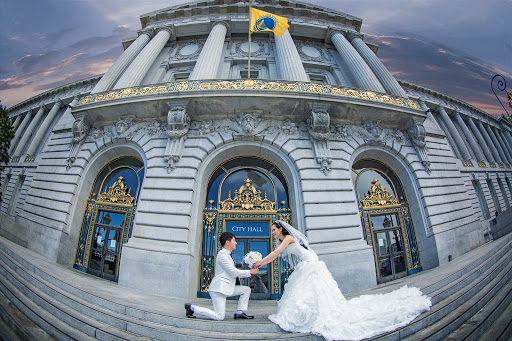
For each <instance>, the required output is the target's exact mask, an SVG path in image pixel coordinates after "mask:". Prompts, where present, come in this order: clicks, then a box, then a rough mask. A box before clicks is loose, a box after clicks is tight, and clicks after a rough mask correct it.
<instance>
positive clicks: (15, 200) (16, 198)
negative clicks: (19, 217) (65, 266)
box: [9, 175, 25, 215]
mask: <svg viewBox="0 0 512 341" xmlns="http://www.w3.org/2000/svg"><path fill="white" fill-rule="evenodd" d="M23 182H25V175H20V177H19V178H18V182H16V186H15V187H14V191H13V196H12V197H11V202H10V204H9V215H14V214H15V213H16V209H17V208H18V202H19V199H20V192H21V187H22V186H23Z"/></svg>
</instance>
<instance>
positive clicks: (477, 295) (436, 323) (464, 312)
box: [401, 250, 512, 340]
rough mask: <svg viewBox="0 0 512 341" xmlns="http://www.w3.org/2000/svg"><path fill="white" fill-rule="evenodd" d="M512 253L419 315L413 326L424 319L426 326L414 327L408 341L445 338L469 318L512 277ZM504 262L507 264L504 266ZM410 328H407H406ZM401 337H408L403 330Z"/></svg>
mask: <svg viewBox="0 0 512 341" xmlns="http://www.w3.org/2000/svg"><path fill="white" fill-rule="evenodd" d="M511 254H512V250H511V251H510V252H509V253H507V255H508V257H506V258H505V259H502V260H500V262H499V263H498V264H495V265H493V267H492V268H491V269H489V270H488V271H486V272H485V273H484V274H482V275H481V276H480V277H479V278H477V279H476V280H475V281H473V282H472V283H471V284H470V285H468V286H467V287H464V288H463V289H461V290H459V291H458V292H457V293H455V294H453V295H452V296H450V297H448V298H446V299H445V300H443V301H442V302H440V303H439V304H437V305H435V306H434V307H433V308H432V310H431V311H429V312H427V313H425V314H423V315H422V316H420V318H419V320H417V321H415V322H414V323H413V325H414V324H416V323H420V321H421V320H424V321H425V322H426V325H425V324H424V325H423V326H422V328H421V329H417V330H415V333H414V334H412V333H411V335H410V336H408V337H406V338H405V340H442V339H443V338H445V337H447V336H448V335H449V334H450V333H451V332H453V331H454V330H456V329H457V328H459V327H460V326H461V325H462V324H463V323H464V322H466V321H467V320H469V319H470V318H471V317H472V316H473V315H474V314H476V313H477V312H478V311H479V310H480V309H482V308H483V307H484V306H485V305H486V304H487V303H488V302H489V301H490V300H491V298H492V297H493V296H494V295H496V294H497V293H498V292H499V291H500V290H501V288H502V287H503V286H504V285H505V284H506V283H507V282H508V281H509V280H510V278H512V262H511V261H510V260H511V257H510V255H511ZM503 265H506V266H505V267H503ZM432 322H433V323H432ZM413 325H411V327H413ZM408 327H409V326H406V327H404V328H403V329H404V331H405V330H406V329H407V328H408ZM401 336H406V334H405V333H401Z"/></svg>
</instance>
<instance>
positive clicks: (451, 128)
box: [437, 107, 471, 161]
mask: <svg viewBox="0 0 512 341" xmlns="http://www.w3.org/2000/svg"><path fill="white" fill-rule="evenodd" d="M437 112H438V113H439V115H440V116H441V118H442V119H443V121H444V123H445V124H446V127H447V128H448V130H449V132H450V135H452V137H453V140H454V141H455V144H456V145H457V148H458V149H459V151H460V153H461V154H462V158H463V159H464V161H469V160H471V154H470V153H469V151H468V149H467V148H466V144H465V143H464V140H463V139H462V136H460V134H459V131H458V130H457V128H456V127H455V124H453V122H452V120H451V119H450V116H448V114H447V113H446V111H445V110H444V108H443V107H439V108H438V109H437Z"/></svg>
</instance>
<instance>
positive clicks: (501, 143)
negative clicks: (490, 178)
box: [491, 127, 512, 165]
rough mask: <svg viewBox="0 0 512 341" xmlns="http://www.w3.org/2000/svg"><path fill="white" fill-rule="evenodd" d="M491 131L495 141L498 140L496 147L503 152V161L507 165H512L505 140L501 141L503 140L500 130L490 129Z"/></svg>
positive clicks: (511, 158)
mask: <svg viewBox="0 0 512 341" xmlns="http://www.w3.org/2000/svg"><path fill="white" fill-rule="evenodd" d="M491 130H492V132H493V133H494V135H495V136H496V139H497V140H498V147H499V148H500V149H501V150H502V151H503V154H504V155H505V158H504V160H506V161H507V163H508V164H509V165H512V157H511V155H510V152H509V151H508V149H507V144H506V142H505V140H503V138H502V137H501V134H500V130H499V129H497V128H494V127H492V128H491Z"/></svg>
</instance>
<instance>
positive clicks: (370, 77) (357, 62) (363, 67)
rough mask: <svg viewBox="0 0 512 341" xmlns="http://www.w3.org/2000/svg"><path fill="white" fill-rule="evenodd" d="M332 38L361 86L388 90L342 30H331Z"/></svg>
mask: <svg viewBox="0 0 512 341" xmlns="http://www.w3.org/2000/svg"><path fill="white" fill-rule="evenodd" d="M330 38H331V41H332V43H333V44H334V46H335V47H336V50H337V51H338V53H339V54H340V57H341V59H343V62H344V63H345V64H346V65H347V67H348V70H349V72H350V73H352V75H353V76H354V77H353V78H354V81H355V82H356V83H357V85H358V86H359V87H360V88H363V89H369V90H374V91H378V92H386V91H385V90H384V87H382V84H380V82H379V80H378V79H377V77H376V76H375V74H374V73H373V71H372V70H371V69H370V67H369V66H368V64H366V62H365V61H364V59H363V57H361V55H360V54H359V53H357V51H356V50H355V49H354V47H353V46H352V44H350V43H349V42H348V40H347V39H346V38H345V36H344V35H343V34H342V33H341V32H338V31H333V32H331V33H330Z"/></svg>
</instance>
